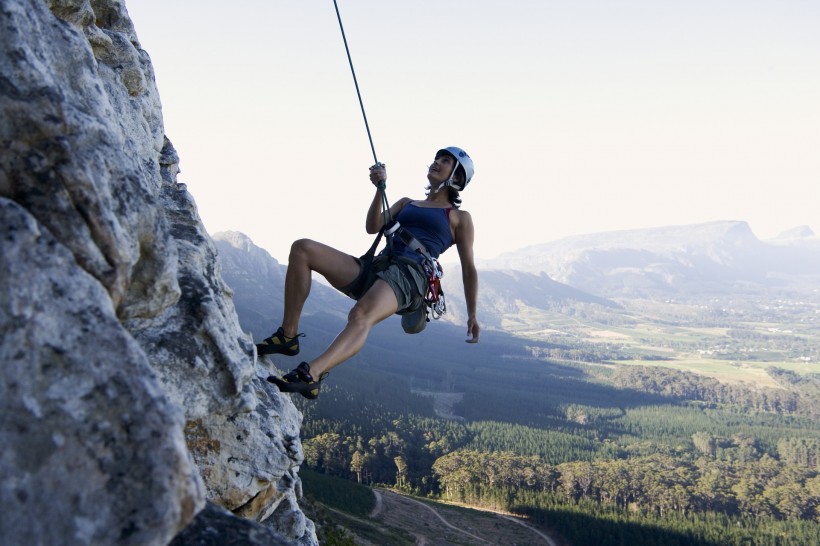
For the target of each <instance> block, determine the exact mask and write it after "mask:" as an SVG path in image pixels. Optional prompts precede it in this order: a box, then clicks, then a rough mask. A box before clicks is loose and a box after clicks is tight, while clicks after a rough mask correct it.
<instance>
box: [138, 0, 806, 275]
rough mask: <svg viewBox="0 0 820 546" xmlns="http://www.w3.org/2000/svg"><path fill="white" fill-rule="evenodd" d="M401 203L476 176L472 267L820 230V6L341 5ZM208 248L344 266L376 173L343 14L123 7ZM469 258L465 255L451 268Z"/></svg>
mask: <svg viewBox="0 0 820 546" xmlns="http://www.w3.org/2000/svg"><path fill="white" fill-rule="evenodd" d="M338 3H339V10H340V12H341V15H342V21H343V23H344V25H345V31H346V33H347V39H348V44H349V46H350V49H351V54H352V56H353V63H354V67H355V69H356V75H357V77H358V80H359V86H360V88H361V91H362V95H363V99H364V105H365V109H366V112H367V116H368V121H369V123H370V128H371V131H372V134H373V139H374V143H375V148H376V153H377V155H378V159H379V160H380V161H382V162H384V163H386V164H387V167H388V188H387V193H388V197H389V199H390V200H391V202H392V201H395V200H398V199H399V198H400V197H402V196H410V197H415V198H423V195H424V187H425V185H426V178H425V175H426V169H427V165H428V164H429V162H430V161H431V160H432V158H433V155H434V153H435V151H436V150H437V149H438V148H440V147H444V146H451V145H455V146H460V147H463V148H464V149H466V150H467V151H468V152H469V153H470V155H471V156H472V157H473V159H474V161H475V165H476V176H475V178H474V179H473V182H472V183H471V184H470V186H469V187H468V188H467V190H466V191H465V192H464V193H463V195H462V197H463V201H464V204H463V208H464V209H465V210H468V211H470V213H471V214H472V215H473V218H474V221H475V224H476V237H477V240H476V247H475V248H476V254H477V256H478V257H479V258H492V257H494V256H496V255H497V254H499V253H502V252H506V251H510V250H515V249H518V248H521V247H524V246H528V245H531V244H537V243H541V242H547V241H552V240H555V239H558V238H561V237H564V236H567V235H575V234H582V233H591V232H599V231H611V230H620V229H633V228H644V227H654V226H662V225H677V224H690V223H700V222H707V221H713V220H745V221H748V222H749V224H750V225H751V228H752V230H753V231H754V232H755V234H756V235H758V236H759V237H761V238H763V239H766V238H771V237H774V236H776V235H777V234H778V233H780V232H781V231H784V230H786V229H790V228H792V227H795V226H798V225H804V224H806V225H810V226H811V227H812V228H813V229H814V230H815V231H818V232H820V212H819V211H818V205H819V204H820V30H818V29H820V2H818V1H817V0H772V1H757V0H742V1H740V0H687V1H685V2H684V1H680V2H660V1H658V0H631V1H630V0H627V1H620V0H533V1H520V0H509V1H506V2H501V1H492V2H491V1H479V0H435V1H431V0H412V1H408V0H405V1H389V0H381V1H375V0H338ZM127 7H128V11H129V13H130V15H131V17H132V19H133V21H134V24H135V26H136V29H137V34H138V37H139V39H140V42H141V43H142V46H143V48H144V49H146V50H147V51H148V53H149V54H150V55H151V58H152V61H153V64H154V68H155V70H156V79H157V84H158V86H159V91H160V96H161V99H162V105H163V115H164V119H165V128H166V133H167V134H168V136H169V138H170V139H171V141H172V142H173V143H174V145H175V146H176V148H177V150H178V152H179V154H180V158H181V163H180V167H181V169H182V173H181V175H180V177H179V180H180V181H181V182H185V183H187V184H188V189H189V191H190V192H191V193H192V194H193V196H194V198H195V199H196V202H197V204H198V206H199V212H200V215H201V216H202V219H203V221H204V223H205V226H206V228H207V229H208V231H209V232H211V233H214V232H217V231H223V230H237V231H241V232H243V233H245V234H247V235H248V236H250V237H251V238H252V239H253V240H254V242H255V243H256V244H257V245H259V246H261V247H263V248H265V249H267V250H268V251H269V252H270V253H271V254H272V255H273V256H274V257H275V258H277V259H278V260H279V261H282V262H284V261H287V253H288V249H289V247H290V243H291V241H292V240H294V239H297V238H300V237H310V238H313V239H317V240H320V241H323V242H325V243H328V244H330V245H332V246H336V247H337V248H340V249H342V250H344V251H346V252H349V253H351V254H361V253H363V252H364V251H365V250H366V249H367V247H368V246H369V244H370V242H371V240H372V238H371V237H370V236H368V235H367V234H366V233H365V232H364V216H365V212H366V210H367V207H368V205H369V204H370V201H371V199H372V196H373V193H374V188H373V186H372V185H371V184H370V182H369V180H368V177H367V172H368V171H367V169H368V167H369V166H370V165H371V164H372V163H373V156H372V153H371V151H370V144H369V142H368V140H367V133H366V131H365V126H364V122H363V120H362V116H361V111H360V109H359V104H358V100H357V98H356V92H355V87H354V85H353V79H352V77H351V74H350V68H349V66H348V62H347V57H346V55H345V51H344V44H343V42H342V37H341V33H340V31H339V27H338V21H337V19H336V12H335V10H334V7H333V1H332V0H264V1H262V0H237V1H236V2H233V3H230V4H229V3H226V2H224V1H215V0H198V1H197V2H180V1H174V2H169V1H167V0H130V1H127ZM446 257H448V258H455V251H454V250H452V251H450V253H448V255H447V256H446Z"/></svg>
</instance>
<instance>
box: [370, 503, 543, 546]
mask: <svg viewBox="0 0 820 546" xmlns="http://www.w3.org/2000/svg"><path fill="white" fill-rule="evenodd" d="M374 493H375V495H376V507H375V508H374V509H373V512H371V514H370V518H371V519H372V520H375V521H378V522H380V523H382V524H384V525H385V526H388V527H396V528H399V529H403V530H405V531H407V532H408V533H410V534H412V535H413V536H414V537H415V539H416V545H417V546H425V545H426V546H445V545H453V544H459V545H461V544H465V545H481V546H486V545H487V544H503V545H504V546H514V545H518V546H524V545H527V546H530V545H535V544H546V545H548V546H557V543H556V542H555V541H554V540H553V539H552V538H550V537H549V536H547V535H546V534H545V533H543V532H542V531H540V530H539V529H536V528H535V527H533V526H532V525H530V524H528V523H527V522H526V521H524V520H522V519H520V518H516V517H513V516H509V515H502V514H495V513H491V512H482V511H479V510H473V509H469V508H460V507H456V506H449V505H443V504H437V503H436V504H428V503H426V502H422V501H419V500H416V499H413V498H411V497H406V496H404V495H400V494H397V493H394V492H392V491H388V490H386V489H378V490H376V489H374Z"/></svg>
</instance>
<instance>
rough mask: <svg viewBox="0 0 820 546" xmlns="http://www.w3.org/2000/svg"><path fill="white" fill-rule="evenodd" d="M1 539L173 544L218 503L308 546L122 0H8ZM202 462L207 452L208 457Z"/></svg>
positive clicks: (0, 61) (0, 321) (283, 417)
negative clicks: (203, 511) (204, 509)
mask: <svg viewBox="0 0 820 546" xmlns="http://www.w3.org/2000/svg"><path fill="white" fill-rule="evenodd" d="M0 28H2V29H3V30H2V32H0V50H2V52H3V54H2V55H0V250H2V254H0V266H1V267H0V336H2V337H0V357H2V368H0V445H3V450H2V452H1V453H0V502H2V506H3V510H2V511H0V537H2V541H3V543H9V544H28V545H40V544H42V545H49V546H50V545H52V544H140V545H154V544H157V545H161V544H162V545H164V544H167V543H168V542H169V541H170V540H171V539H172V538H173V537H174V536H175V535H176V534H177V533H178V531H180V530H181V529H183V528H184V527H185V526H186V525H187V524H188V523H189V522H190V521H192V520H193V518H194V517H195V515H196V513H197V512H198V511H199V510H200V509H201V508H202V507H203V506H204V502H205V498H206V497H207V498H209V499H213V500H214V502H217V503H219V504H221V505H223V506H225V507H227V508H229V509H231V510H233V511H235V513H236V514H238V515H240V516H243V517H246V518H249V519H255V520H259V521H262V520H266V521H267V522H268V523H269V524H270V526H271V527H273V528H276V529H277V530H278V532H279V534H280V535H281V536H285V537H287V538H288V540H290V541H291V542H295V543H299V544H306V545H307V544H316V543H317V541H316V534H315V530H314V527H313V524H312V523H311V522H310V521H309V520H307V519H306V518H305V516H304V514H303V513H302V512H301V510H300V509H299V506H298V499H299V497H300V495H301V484H300V482H299V478H298V475H297V474H296V470H297V468H298V466H299V464H300V463H301V461H302V451H301V444H300V443H299V426H300V422H301V415H300V414H299V412H298V411H297V410H296V409H295V407H294V406H293V404H292V403H291V402H290V400H289V399H288V398H287V397H285V396H282V395H281V394H280V393H279V392H278V391H276V390H275V389H272V388H271V387H270V386H269V385H268V384H267V383H266V382H265V381H264V380H263V379H260V378H257V377H256V375H257V374H259V376H260V377H265V376H266V375H267V373H269V370H264V369H260V370H258V371H257V370H256V368H255V366H256V364H255V352H254V348H253V344H252V341H251V339H250V337H249V336H248V335H247V334H246V333H244V332H243V331H242V329H241V328H240V326H239V323H238V320H237V316H236V311H235V308H234V303H233V300H232V293H231V291H230V289H229V288H228V287H227V286H226V284H225V283H224V281H223V280H222V276H221V271H220V265H219V262H218V261H217V251H216V247H215V246H214V244H213V242H212V240H211V239H210V237H209V236H208V234H207V233H206V231H205V229H204V227H203V225H202V222H201V221H200V219H199V216H198V214H197V210H196V204H195V202H194V199H193V197H192V196H191V194H190V193H188V191H187V188H186V186H185V185H184V184H178V183H177V179H176V178H177V173H178V172H179V166H178V165H179V158H178V156H177V153H176V151H175V150H174V147H173V145H172V144H171V142H170V140H168V138H167V137H166V136H165V134H164V128H163V123H162V113H161V106H160V101H159V94H158V92H157V89H156V84H155V79H154V74H153V68H152V66H151V62H150V58H149V56H148V54H147V53H146V52H145V51H144V50H143V49H142V47H141V46H140V43H139V41H138V39H137V36H136V32H135V30H134V28H133V25H132V23H131V20H130V18H129V17H128V13H127V11H126V9H125V5H124V3H123V2H122V1H119V0H90V1H89V0H45V1H43V0H0ZM197 464H198V465H200V466H197Z"/></svg>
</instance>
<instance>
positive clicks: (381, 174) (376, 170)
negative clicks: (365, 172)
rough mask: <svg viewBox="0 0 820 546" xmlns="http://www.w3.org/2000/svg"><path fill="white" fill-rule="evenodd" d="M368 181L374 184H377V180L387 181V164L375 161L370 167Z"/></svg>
mask: <svg viewBox="0 0 820 546" xmlns="http://www.w3.org/2000/svg"><path fill="white" fill-rule="evenodd" d="M370 181H371V182H372V183H373V185H374V186H378V185H379V182H386V181H387V165H385V164H384V163H376V164H375V165H373V166H372V167H370Z"/></svg>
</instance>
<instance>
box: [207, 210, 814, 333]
mask: <svg viewBox="0 0 820 546" xmlns="http://www.w3.org/2000/svg"><path fill="white" fill-rule="evenodd" d="M213 238H214V240H215V243H216V245H217V248H218V250H219V254H220V260H221V262H222V267H223V275H224V277H225V279H226V281H227V282H228V284H229V285H230V286H232V287H233V288H234V289H235V291H236V296H235V303H236V306H237V309H238V311H239V316H240V317H241V319H242V320H243V321H244V322H245V324H243V327H244V328H245V329H246V331H250V332H252V333H253V335H254V336H255V337H259V336H262V334H264V336H266V335H268V334H269V333H270V332H268V330H271V328H272V327H275V326H278V324H279V320H280V319H281V316H280V314H281V309H282V305H283V301H282V293H283V285H284V272H285V266H284V265H282V264H280V263H279V262H278V261H277V260H276V259H274V258H273V257H272V256H271V255H270V254H268V253H267V252H266V251H265V250H263V249H261V248H259V247H257V246H255V245H254V244H253V242H252V241H251V240H250V239H249V238H248V237H247V236H245V235H243V234H241V233H237V232H223V233H218V234H215V235H214V236H213ZM478 268H479V281H480V286H481V288H480V291H479V310H480V315H481V316H480V320H481V323H482V325H484V326H485V327H490V328H493V329H498V330H512V331H515V330H518V329H520V328H522V327H526V326H527V323H528V322H532V323H543V320H539V317H540V318H543V316H544V314H545V313H546V314H549V313H554V312H556V311H557V312H560V311H561V310H562V309H566V308H567V307H577V306H579V305H586V306H596V307H599V308H601V309H603V310H605V311H609V312H618V309H619V308H620V307H621V306H622V305H623V303H624V302H626V301H628V300H630V299H655V300H661V301H665V300H670V299H674V300H677V301H682V300H689V301H697V300H702V299H704V298H709V297H716V296H732V295H734V296H749V295H754V296H762V297H778V296H779V295H783V294H798V295H799V294H816V293H817V289H816V287H817V285H818V281H820V238H818V237H817V236H815V234H814V233H813V232H812V231H811V229H809V228H807V227H800V228H795V229H793V230H790V231H788V232H785V233H784V234H782V235H781V236H779V237H777V238H775V239H773V240H769V241H762V240H760V239H758V238H757V237H756V236H755V235H754V234H753V233H752V231H751V229H750V228H749V226H748V224H746V223H745V222H734V221H723V222H711V223H706V224H695V225H688V226H670V227H660V228H651V229H641V230H632V231H616V232H608V233H597V234H589V235H579V236H574V237H567V238H564V239H560V240H557V241H554V242H549V243H544V244H540V245H535V246H530V247H527V248H523V249H520V250H517V251H512V252H509V253H507V254H504V255H501V256H499V257H498V258H496V259H493V260H483V261H480V262H479V263H478ZM443 286H444V290H445V292H446V298H447V302H448V313H447V314H446V315H445V319H444V320H443V321H442V322H449V323H451V324H453V325H455V326H458V327H459V328H461V327H462V326H463V325H464V324H466V316H465V305H464V297H463V288H462V283H461V272H460V268H459V267H458V266H447V267H446V271H445V276H444V279H443ZM350 303H351V302H350V300H349V299H347V298H346V297H344V296H343V295H341V294H339V293H338V292H337V291H335V290H333V289H332V288H330V287H328V286H326V285H324V284H322V283H321V282H316V283H314V287H313V289H312V293H311V297H310V298H309V299H308V302H307V304H306V307H305V316H306V317H307V320H312V318H314V317H315V318H321V320H319V321H318V323H319V324H321V325H322V326H321V327H319V331H320V332H321V334H320V335H321V337H323V338H326V340H327V341H329V340H330V339H331V336H332V335H333V334H335V332H336V331H338V328H339V327H340V326H341V325H342V324H343V323H344V320H345V317H346V314H347V311H348V310H349V308H350ZM396 328H398V327H396ZM264 336H262V337H264Z"/></svg>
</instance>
